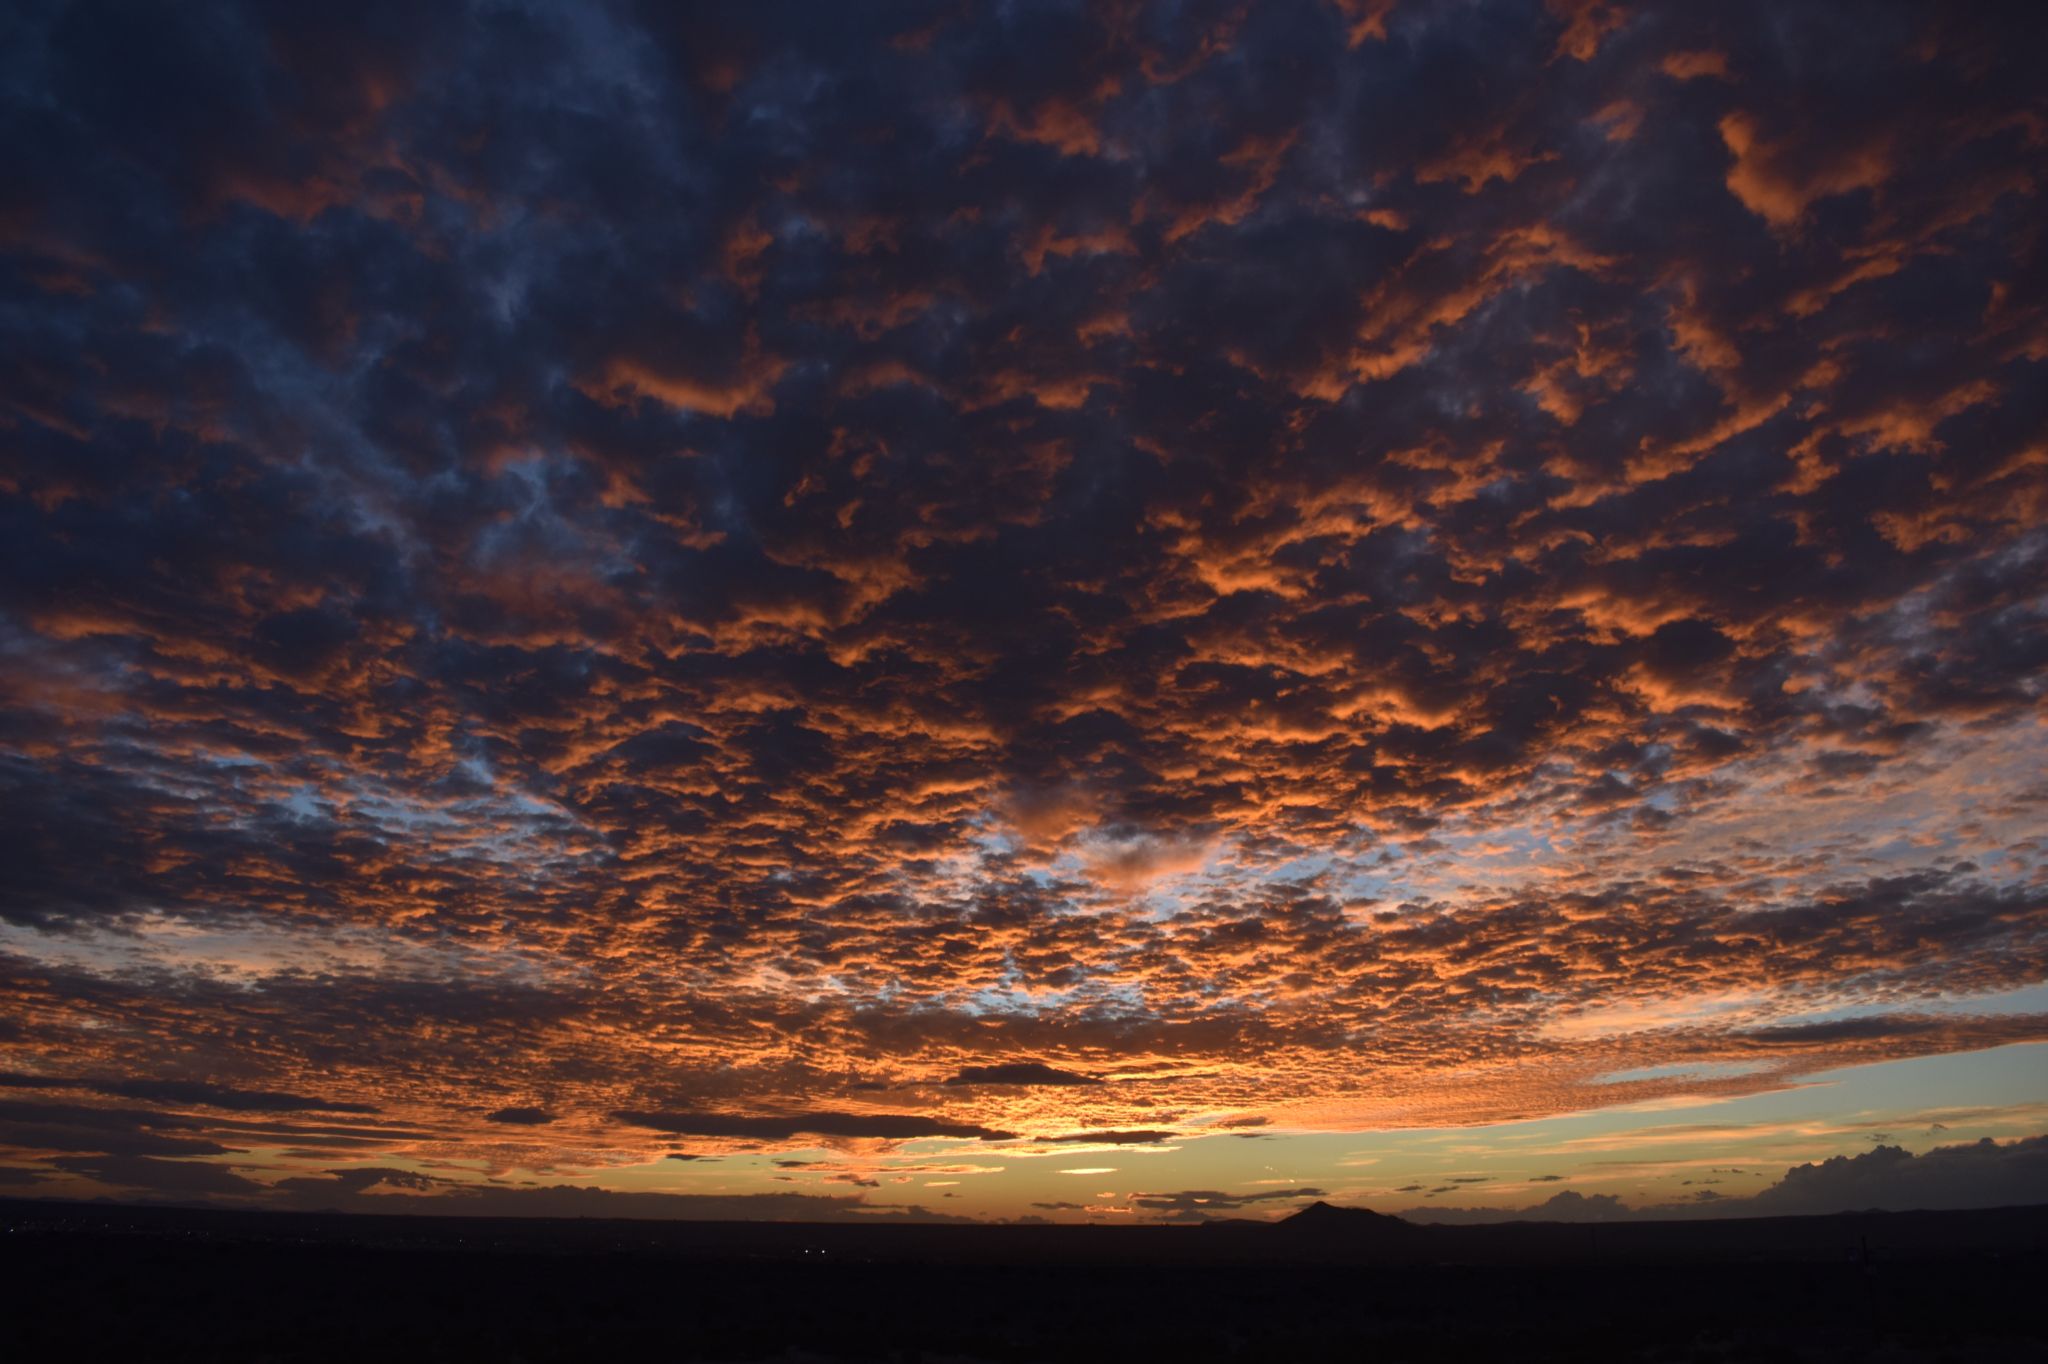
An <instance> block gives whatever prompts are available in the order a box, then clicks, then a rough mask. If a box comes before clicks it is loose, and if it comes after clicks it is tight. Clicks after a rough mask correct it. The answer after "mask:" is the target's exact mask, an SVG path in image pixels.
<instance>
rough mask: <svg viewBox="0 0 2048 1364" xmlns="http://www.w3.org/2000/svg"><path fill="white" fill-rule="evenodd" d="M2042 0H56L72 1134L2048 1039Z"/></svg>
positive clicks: (41, 1128) (844, 1110)
mask: <svg viewBox="0 0 2048 1364" xmlns="http://www.w3.org/2000/svg"><path fill="white" fill-rule="evenodd" d="M2040 24H2041V19H2040V15H2039V14H2038V12H2037V9H2036V7H2032V6H2025V5H2012V6H2001V5H1972V6H1965V7H1930V6H1925V5H1918V4H1907V3H1882V2H1879V3H1870V2H1868V0H1858V2H1857V3H1853V4H1850V3H1843V4H1807V5H1801V6H1798V7H1795V8H1793V9H1790V10H1788V9H1786V8H1785V7H1783V6H1778V5H1771V4H1764V3H1761V2H1759V3H1756V4H1729V5H1715V6H1693V5H1656V4H1645V5H1611V4H1600V5H1586V4H1574V3H1563V2H1561V0H1552V2H1551V3H1535V2H1534V0H1529V2H1527V3H1523V2H1519V0H1498V2H1489V3H1478V4H1468V5H1455V6H1441V5H1424V4H1420V3H1412V2H1409V3H1395V2H1394V0H1382V2H1375V0H1347V3H1341V4H1324V3H1309V2H1307V0H1304V2H1303V3H1275V4H1259V5H1255V6H1234V5H1229V4H1213V5H1212V4H1183V3H1172V2H1170V0H1159V2H1158V3H1136V2H1135V0H1134V2H1133V3H1118V4H1112V5H1106V6H1100V5H1078V4H1076V5H1062V4H1032V5H1025V6H1014V7H1009V8H1007V9H990V10H986V11H984V10H981V9H978V8H962V7H957V6H951V5H939V4H922V3H913V4H907V5H884V6H864V5H794V4H753V5H745V6H741V5H723V4H720V5H709V6H688V7H680V8H678V7H672V6H662V5H640V4H635V3H627V2H626V0H617V2H616V3H607V4H599V5H567V4H562V5H556V4H550V3H541V2H540V0H535V3H511V2H510V0H507V2H506V3H487V2H486V0H476V3H472V4H467V5H461V6H448V7H427V8H422V7H419V6H414V5H403V4H392V5H376V4H372V5H369V6H367V7H365V6H351V7H348V9H347V10H346V11H345V12H343V11H334V12H327V11H323V10H320V9H319V8H318V7H310V8H309V7H285V8H278V7H273V6H257V5H240V4H231V3H209V4H200V5H191V6H178V7H170V8H166V7H151V6H125V5H119V4H101V3H79V4H63V5H59V4H54V3H50V4H40V5H38V4H32V5H29V6H26V7H25V8H24V9H23V11H22V13H21V16H20V22H19V23H18V25H17V26H16V29H15V31H14V33H13V36H12V37H11V38H10V40H9V41H8V43H7V44H6V47H7V50H8V55H7V56H6V57H5V58H4V61H0V120H4V141H5V143H6V145H8V146H9V147H10V148H13V149H15V155H14V157H13V158H12V160H13V162H14V166H13V169H12V170H11V172H10V174H9V175H8V176H7V177H5V181H6V183H5V184H4V186H0V273H4V277H5V290H6V293H5V297H6V299H7V300H8V302H7V306H6V307H5V308H4V309H0V336H4V343H5V346H6V349H7V351H8V353H9V354H10V355H14V356H18V357H21V360H20V362H19V363H16V364H13V365H10V366H8V367H6V372H5V373H4V374H0V427H4V434H5V441H6V447H7V455H6V457H5V460H4V462H0V566H4V571H0V808H4V809H5V810H6V812H7V815H8V817H7V819H6V820H4V821H0V865H4V866H5V867H6V868H7V874H6V888H5V893H4V894H0V1001H4V1002H0V1045H4V1046H5V1048H6V1050H7V1066H8V1067H9V1069H11V1070H12V1071H14V1072H16V1073H17V1074H16V1076H15V1077H14V1078H12V1079H10V1081H9V1083H10V1084H14V1083H16V1081H17V1080H18V1081H19V1082H20V1084H21V1085H23V1086H25V1088H23V1089H22V1090H21V1092H22V1093H23V1094H24V1095H25V1096H27V1097H25V1098H24V1099H23V1100H22V1102H23V1103H25V1104H31V1105H33V1106H34V1107H35V1108H36V1110H37V1111H34V1112H31V1111H29V1109H27V1108H19V1106H18V1105H14V1106H10V1107H9V1109H8V1116H7V1117H6V1119H5V1121H6V1122H7V1123H8V1124H9V1127H8V1131H9V1132H10V1133H11V1134H12V1135H11V1136H10V1137H9V1141H10V1142H11V1143H12V1149H14V1150H15V1151H16V1152H17V1153H18V1155H19V1156H20V1158H21V1159H22V1160H25V1161H30V1162H40V1161H43V1160H45V1158H48V1159H49V1160H53V1161H54V1162H55V1164H54V1165H52V1166H49V1167H48V1168H50V1169H54V1170H61V1171H66V1172H68V1173H69V1174H71V1175H78V1176H85V1177H89V1178H91V1179H93V1180H97V1181H100V1182H102V1183H103V1184H106V1185H109V1186H121V1185H123V1184H124V1183H127V1184H148V1183H150V1182H151V1181H155V1180H158V1179H159V1176H160V1173H161V1172H160V1168H159V1167H160V1166H162V1165H163V1164H164V1162H166V1161H167V1160H172V1159H175V1158H176V1156H177V1155H178V1154H179V1153H181V1152H182V1153H184V1154H186V1155H190V1156H198V1155H202V1154H207V1153H204V1152H201V1151H200V1150H198V1148H197V1147H195V1146H192V1145H189V1144H187V1145H184V1146H182V1147H181V1146H178V1145H177V1144H178V1143H193V1142H197V1143H199V1145H201V1146H207V1147H208V1148H209V1151H210V1152H212V1153H213V1154H217V1155H225V1154H227V1153H231V1152H247V1151H252V1150H261V1151H264V1152H268V1153H274V1152H280V1151H287V1150H289V1151H299V1152H314V1153H318V1152H321V1151H332V1150H340V1149H347V1150H351V1151H357V1152H362V1153H364V1154H365V1158H368V1157H369V1156H372V1155H375V1156H378V1157H379V1158H392V1159H396V1158H400V1157H402V1158H404V1159H407V1160H412V1161H431V1160H454V1159H466V1160H475V1161H480V1162H483V1163H485V1164H486V1165H488V1166H490V1167H491V1168H495V1169H515V1168H516V1169H529V1170H545V1169H553V1168H556V1167H558V1166H561V1167H573V1168H577V1169H596V1168H605V1167H609V1166H612V1165H617V1164H623V1163H632V1162H636V1161H643V1162H644V1161H655V1160H658V1159H659V1157H660V1156H661V1155H662V1154H663V1152H664V1150H665V1147H664V1145H663V1143H664V1142H666V1141H667V1140H668V1136H664V1135H662V1134H668V1135H669V1136H673V1135H687V1136H689V1137H690V1138H692V1139H693V1145H694V1144H695V1143H696V1141H697V1140H698V1139H702V1141H703V1144H704V1146H705V1148H706V1151H707V1152H710V1153H713V1154H715V1153H717V1152H719V1151H724V1150H738V1149H741V1148H743V1147H745V1146H746V1145H747V1144H749V1143H752V1144H754V1145H756V1146H758V1145H761V1144H770V1145H773V1144H781V1143H787V1142H790V1141H793V1140H797V1139H799V1138H802V1139H804V1140H808V1141H817V1140H823V1141H825V1142H827V1143H828V1144H833V1143H836V1144H839V1145H842V1146H847V1147H850V1148H861V1149H871V1148H872V1147H873V1146H874V1144H877V1143H881V1144H888V1143H898V1142H903V1141H914V1140H919V1139H926V1138H957V1139H962V1140H973V1141H983V1140H997V1139H1003V1138H1016V1139H1019V1140H1024V1139H1048V1140H1049V1139H1053V1138H1057V1137H1061V1136H1067V1135H1073V1134H1077V1133H1078V1134H1086V1133H1091V1132H1092V1133H1101V1132H1109V1133H1116V1132H1140V1133H1150V1132H1165V1133H1168V1134H1171V1133H1174V1132H1189V1131H1197V1130H1201V1129H1202V1128H1203V1127H1204V1126H1205V1125H1207V1124H1211V1123H1215V1122H1223V1121H1243V1122H1250V1121H1253V1120H1256V1119H1257V1118H1260V1117H1264V1118H1267V1119H1269V1120H1271V1121H1274V1122H1279V1123H1283V1124H1290V1125H1293V1126H1296V1127H1311V1128H1346V1127H1351V1128H1356V1127H1363V1126H1373V1125H1421V1124H1432V1125H1446V1124H1456V1123H1472V1122H1485V1121H1493V1120H1499V1119H1505V1118H1515V1117H1527V1116H1536V1115H1541V1114H1546V1113H1557V1112H1565V1111H1571V1110H1574V1109H1579V1108H1586V1107H1592V1106H1598V1105H1600V1104H1605V1103H1613V1102H1624V1101H1632V1100H1643V1099H1654V1098H1656V1097H1658V1096H1659V1095H1663V1094H1668V1093H1670V1092H1673V1091H1674V1090H1675V1089H1679V1088H1684V1089H1686V1090H1687V1091H1689V1092H1698V1091H1699V1090H1701V1088H1702V1087H1703V1085H1704V1086H1705V1087H1706V1088H1707V1089H1710V1090H1711V1089H1716V1088H1718V1089H1719V1090H1723V1091H1726V1092H1736V1091H1740V1090H1743V1089H1755V1088H1767V1087H1770V1086H1772V1085H1775V1084H1780V1083H1784V1082H1785V1080H1786V1079H1787V1078H1788V1077H1791V1076H1794V1075H1798V1074H1801V1073H1805V1072H1809V1071H1811V1070H1813V1069H1815V1068H1817V1067H1821V1066H1825V1065H1834V1064H1842V1063H1848V1062H1853V1061H1860V1060H1874V1059H1881V1058H1891V1057H1898V1056H1905V1055H1915V1054H1924V1053H1938V1052H1944V1051H1957V1050H1966V1049H1971V1048H1977V1047H1983V1046H1989V1045H1994V1044H1998V1043H2001V1042H2009V1041H2015V1040H2022V1039H2027V1038H2039V1037H2043V1036H2048V1019H2044V1017H2043V1015H2042V1014H2041V1013H2040V1012H2038V1007H2039V1006H2038V1002H2036V1003H2035V1004H2033V1005H2032V1006H2025V1005H2020V1006H2015V1005H2011V1004H2009V1003H2007V1004H1999V1003H1997V1002H1996V1001H1994V1002H1992V1003H1988V1004H1987V1003H1985V1002H1984V1000H1985V999H1986V998H1987V997H1991V996H1997V995H2000V994H2001V993H2005V992H2012V991H2016V990H2023V989H2025V988H2027V987H2030V986H2035V985H2038V984H2040V983H2041V982H2042V981H2044V980H2048V883H2044V848H2043V842H2042V830H2043V826H2044V810H2048V785H2044V783H2043V781H2042V778H2041V776H2040V773H2041V771H2042V770H2043V758H2044V751H2048V744H2044V742H2043V735H2042V732H2041V716H2042V697H2043V678H2044V675H2048V673H2044V665H2048V619H2044V616H2048V605H2044V602H2048V596H2044V590H2043V589H2044V585H2048V536H2044V533H2043V532H2042V530H2041V526H2042V525H2043V524H2044V523H2048V312H2044V307H2043V304H2044V294H2043V288H2042V284H2043V275H2042V271H2043V263H2044V256H2043V251H2042V245H2041V241H2040V232H2039V228H2038V224H2039V222H2040V221H2041V220H2042V218H2043V216H2044V214H2043V209H2044V205H2043V202H2042V201H2043V184H2044V181H2043V169H2044V159H2048V105H2044V101H2043V99H2042V95H2041V87H2040V81H2039V76H2038V71H2037V70H2036V62H2035V61H2034V60H2033V58H2034V54H2035V53H2037V52H2038V51H2039V50H2040V46H2039V41H2038V40H2039V39H2040V37H2041V36H2042V34H2041V31H2040ZM1746 1062H1754V1063H1755V1064H1754V1065H1741V1064H1734V1063H1746ZM1681 1063H1685V1064H1694V1063H1697V1064H1702V1065H1706V1064H1721V1065H1724V1066H1726V1067H1728V1069H1727V1071H1726V1073H1724V1074H1722V1075H1721V1077H1720V1078H1718V1079H1715V1080H1712V1081H1711V1082H1702V1081H1700V1080H1698V1079H1697V1078H1684V1079H1672V1078H1660V1077H1655V1076H1652V1077H1650V1078H1643V1079H1632V1080H1623V1081H1619V1082H1612V1083H1603V1081H1604V1080H1605V1079H1606V1077H1608V1076H1610V1075H1612V1074H1613V1073H1615V1072H1618V1071H1624V1070H1629V1069H1631V1068H1642V1067H1653V1068H1654V1067H1658V1066H1677V1065H1680V1064H1681ZM308 1096H318V1097H308ZM88 1099H89V1100H91V1105H90V1106H89V1105H88V1104H87V1103H86V1102H85V1100H88ZM141 1102H148V1103H153V1104H158V1105H163V1106H164V1107H163V1109H162V1113H163V1114H164V1115H167V1116H163V1117H160V1118H159V1117H150V1116H148V1115H146V1114H145V1115H143V1116H139V1117H137V1116H130V1117H125V1118H120V1117H117V1116H108V1117H105V1118H92V1117H90V1116H87V1117H81V1116H80V1113H81V1112H87V1113H99V1114H105V1115H120V1114H123V1113H130V1112H131V1110H129V1109H128V1108H125V1107H123V1106H122V1105H127V1104H132V1103H141ZM102 1104H103V1106H102ZM18 1108H19V1111H17V1109H18ZM135 1111H136V1112H139V1110H135ZM153 1111H154V1110H152V1112H153ZM93 1122H101V1123H102V1124H103V1125H102V1126H101V1127H97V1128H95V1127H93V1126H92V1125H91V1124H92V1123H93ZM105 1123H117V1125H118V1128H119V1131H118V1140H115V1139H111V1138H110V1139H107V1140H103V1141H101V1143H100V1144H99V1145H92V1144H91V1139H90V1134H91V1133H94V1132H100V1133H107V1132H110V1131H113V1129H112V1128H109V1127H106V1126H105V1125H104V1124H105ZM81 1133H84V1134H88V1135H87V1136H81V1135H80V1134H81ZM65 1134H69V1135H68V1136H67V1135H65ZM82 1143H83V1144H82ZM863 1144H866V1146H863ZM263 1159H265V1160H269V1161H272V1162H273V1165H272V1166H271V1167H269V1168H271V1169H272V1171H273V1174H274V1171H275V1168H276V1164H275V1163H276V1162H280V1161H282V1162H283V1163H284V1165H285V1166H286V1167H291V1165H292V1162H293V1161H302V1162H310V1163H308V1164H307V1165H306V1168H308V1169H311V1170H317V1169H319V1168H323V1167H321V1166H320V1165H319V1164H318V1161H317V1160H315V1159H314V1157H312V1156H305V1157H299V1156H292V1157H285V1156H280V1155H276V1154H267V1155H265V1156H264V1157H263ZM21 1168H29V1167H28V1166H26V1165H24V1166H22V1167H21ZM179 1168H181V1169H182V1168H186V1167H182V1166H181V1167H179ZM178 1177H179V1178H187V1177H188V1176H178ZM271 1177H272V1176H269V1175H266V1176H265V1178H266V1179H267V1178H271ZM308 1177H318V1176H308ZM189 1178H191V1179H194V1180H200V1181H204V1180H208V1179H212V1180H215V1183H216V1185H219V1182H220V1181H221V1180H226V1179H245V1176H244V1175H234V1174H229V1173H227V1172H226V1170H225V1169H224V1168H223V1169H222V1171H221V1172H220V1173H219V1175H218V1176H215V1175H207V1174H194V1175H191V1176H189ZM214 1191H215V1192H223V1191H225V1192H232V1191H233V1190H228V1189H226V1188H225V1186H224V1185H222V1186H220V1187H217V1188H216V1189H215V1190H214Z"/></svg>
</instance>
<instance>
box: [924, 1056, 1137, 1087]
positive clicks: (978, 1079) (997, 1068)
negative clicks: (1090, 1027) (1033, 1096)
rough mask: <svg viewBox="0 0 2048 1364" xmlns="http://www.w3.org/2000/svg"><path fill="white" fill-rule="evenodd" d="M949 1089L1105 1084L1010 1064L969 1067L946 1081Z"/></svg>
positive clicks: (1031, 1064) (1033, 1064)
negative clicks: (973, 1086)
mask: <svg viewBox="0 0 2048 1364" xmlns="http://www.w3.org/2000/svg"><path fill="white" fill-rule="evenodd" d="M946 1083H947V1084H948V1085H1093V1084H1100V1083H1101V1081H1100V1080H1098V1079H1097V1078H1096V1077H1095V1076H1092V1075H1082V1074H1079V1073H1077V1072H1075V1071H1071V1070H1061V1069H1059V1068H1058V1067H1057V1066H1048V1065H1046V1064H1044V1063H1043V1062H1040V1061H1007V1062H1003V1063H1001V1064H999V1065H992V1066H965V1067H962V1069H961V1070H960V1072H959V1074H957V1075H954V1076H952V1077H951V1078H950V1079H948V1080H947V1081H946Z"/></svg>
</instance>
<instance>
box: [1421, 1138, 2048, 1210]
mask: <svg viewBox="0 0 2048 1364" xmlns="http://www.w3.org/2000/svg"><path fill="white" fill-rule="evenodd" d="M1688 1182H1690V1181H1688ZM1693 1198H1694V1201H1693V1202H1691V1203H1684V1204H1668V1203H1667V1204H1652V1205H1648V1206H1643V1207H1634V1208H1631V1207H1629V1206H1627V1205H1625V1204H1623V1203H1622V1201H1621V1200H1620V1199H1619V1198H1618V1197H1616V1196H1615V1195H1612V1194H1590V1195H1588V1194H1581V1193H1579V1192H1578V1191H1576V1190H1573V1189H1566V1190H1564V1191H1562V1192H1560V1193H1556V1194H1553V1195H1551V1196H1550V1197H1549V1198H1548V1199H1546V1200H1544V1201H1543V1202H1541V1203H1538V1204H1535V1205H1534V1206H1532V1207H1528V1208H1522V1209H1510V1208H1498V1207H1494V1208H1447V1207H1422V1208H1413V1209H1410V1210H1408V1211H1406V1212H1403V1213H1402V1214H1401V1216H1403V1217H1407V1218H1410V1219H1411V1220H1414V1221H1422V1222H1446V1223H1465V1222H1505V1221H1538V1222H1611V1221H1619V1220H1624V1219H1630V1218H1633V1219H1636V1220H1648V1221H1656V1220H1659V1219H1670V1218H1684V1217H1698V1216H1712V1217H1779V1216H1786V1215H1805V1214H1817V1213H1837V1212H1861V1211H1864V1210H1868V1209H1879V1210H1883V1211H1886V1212H1911V1211H1916V1210H1920V1209H1950V1208H1994V1207H2017V1206H2026V1205H2033V1204H2038V1203H2048V1136H2038V1137H2023V1138H2020V1139H2018V1140H2016V1141H2010V1142H1997V1141H1993V1140H1992V1139H1990V1138H1989V1137H1986V1138H1984V1139H1982V1140H1980V1141H1977V1142H1973V1143H1970V1144H1967V1145H1958V1146H1937V1147H1935V1148H1933V1149H1932V1150H1929V1151H1925V1152H1923V1153H1921V1154H1920V1155H1917V1156H1916V1155H1914V1154H1913V1153H1912V1152H1910V1151H1907V1150H1905V1149H1904V1148H1903V1147H1898V1146H1878V1147H1875V1148H1873V1149H1871V1150H1869V1151H1864V1152H1862V1153H1860V1154H1858V1155H1854V1156H1832V1157H1830V1158H1829V1159H1827V1160H1824V1161H1821V1162H1820V1163H1818V1164H1811V1163H1809V1164H1805V1165H1795V1166H1793V1167H1791V1168H1790V1169H1788V1170H1786V1171H1785V1174H1784V1177H1783V1178H1781V1179H1779V1180H1778V1181H1777V1182H1776V1183H1774V1184H1772V1185H1770V1186H1768V1187H1767V1188H1764V1189H1761V1190H1759V1191H1758V1192H1757V1193H1755V1194H1752V1195H1749V1196H1747V1197H1737V1196H1731V1195H1726V1194H1721V1193H1719V1192H1717V1191H1715V1190H1713V1189H1700V1190H1698V1191H1696V1193H1695V1194H1694V1195H1693Z"/></svg>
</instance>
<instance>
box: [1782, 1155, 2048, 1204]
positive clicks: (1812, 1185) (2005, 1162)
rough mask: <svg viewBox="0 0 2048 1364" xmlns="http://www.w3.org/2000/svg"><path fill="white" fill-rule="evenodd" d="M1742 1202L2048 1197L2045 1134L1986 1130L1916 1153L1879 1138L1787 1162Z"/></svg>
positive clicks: (2027, 1201) (1901, 1201)
mask: <svg viewBox="0 0 2048 1364" xmlns="http://www.w3.org/2000/svg"><path fill="white" fill-rule="evenodd" d="M1747 1202H1748V1205H1749V1208H1750V1210H1751V1211H1753V1212H1755V1213H1758V1214H1765V1213H1773V1214H1774V1213H1808V1212H1847V1211H1853V1210H1855V1209H1859V1208H1883V1209H1886V1210H1887V1211H1893V1212H1904V1211H1908V1210H1911V1209H1916V1208H1988V1207H2000V1206H2006V1205H2013V1204H2033V1203H2048V1136H2041V1137H2026V1138H2023V1139H2021V1140H2019V1141H2013V1142H2003V1143H2001V1142H1995V1141H1993V1140H1991V1139H1990V1138H1989V1137H1986V1138H1984V1139H1983V1140H1981V1141H1977V1142H1973V1143H1971V1144H1969V1145H1964V1146H1937V1147H1935V1148H1934V1149H1933V1150H1931V1151H1926V1152H1923V1153H1922V1154H1920V1155H1917V1156H1916V1155H1914V1154H1912V1153H1911V1152H1909V1151H1907V1150H1905V1149H1903V1148H1901V1147H1897V1146H1879V1147H1876V1148H1874V1149H1872V1150H1869V1151H1865V1152H1863V1153H1862V1154H1861V1155H1855V1156H1834V1157H1832V1158H1830V1159H1828V1160H1825V1161H1822V1162H1821V1163H1819V1164H1818V1165H1813V1164H1808V1165H1797V1166H1794V1167H1793V1168H1791V1169H1789V1170H1787V1171H1786V1172H1785V1177H1784V1178H1783V1179H1781V1180H1779V1181H1778V1182H1777V1183H1776V1184H1773V1185H1772V1186H1771V1187H1770V1188H1768V1189H1765V1190H1763V1191H1762V1192H1760V1193H1758V1194H1757V1195H1756V1196H1755V1197H1753V1198H1750V1199H1749V1200H1747Z"/></svg>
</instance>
